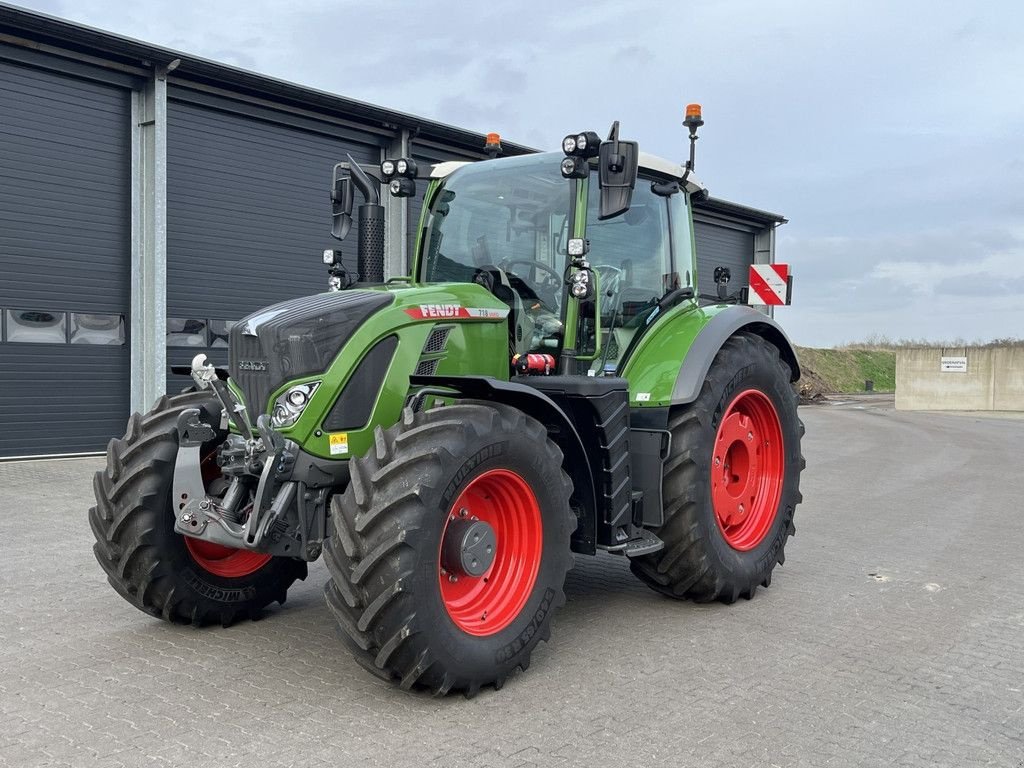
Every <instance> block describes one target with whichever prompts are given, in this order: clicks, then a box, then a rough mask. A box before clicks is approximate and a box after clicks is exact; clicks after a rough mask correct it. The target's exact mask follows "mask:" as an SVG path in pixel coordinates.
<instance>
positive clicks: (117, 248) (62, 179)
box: [0, 61, 131, 457]
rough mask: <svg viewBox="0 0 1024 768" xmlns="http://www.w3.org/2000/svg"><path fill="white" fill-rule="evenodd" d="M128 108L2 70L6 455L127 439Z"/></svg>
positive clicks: (80, 85)
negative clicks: (111, 437)
mask: <svg viewBox="0 0 1024 768" xmlns="http://www.w3.org/2000/svg"><path fill="white" fill-rule="evenodd" d="M129 99H130V92H129V91H128V90H127V89H125V88H119V87H115V86H108V85H104V84H101V83H97V82H90V81H87V80H80V79H77V78H72V77H67V76H64V75H61V74H57V73H54V72H51V71H46V70H42V69H36V68H30V67H23V66H19V65H16V64H12V63H8V62H4V61H0V309H3V310H4V311H3V312H2V313H0V314H2V315H3V325H4V335H3V336H2V337H0V338H2V339H3V340H2V341H0V457H3V456H21V455H33V454H50V453H75V452H82V451H91V450H99V449H101V448H103V446H104V445H105V444H106V442H107V440H108V439H109V437H110V436H112V435H120V434H122V433H123V432H124V424H125V419H126V417H127V409H128V389H129V350H128V345H127V324H126V323H125V322H124V320H125V319H126V317H127V313H128V296H129V293H128V289H129V237H130V221H131V219H130V209H129V190H130V184H129V172H130V155H129V147H130V137H129V113H130V101H129Z"/></svg>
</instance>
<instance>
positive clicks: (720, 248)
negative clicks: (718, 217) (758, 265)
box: [693, 220, 754, 295]
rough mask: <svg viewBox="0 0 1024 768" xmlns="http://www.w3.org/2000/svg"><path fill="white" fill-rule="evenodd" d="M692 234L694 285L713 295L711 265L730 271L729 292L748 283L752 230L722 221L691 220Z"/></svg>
mask: <svg viewBox="0 0 1024 768" xmlns="http://www.w3.org/2000/svg"><path fill="white" fill-rule="evenodd" d="M693 234H694V239H695V240H696V244H697V286H698V290H699V292H700V293H708V294H711V295H714V294H715V292H716V288H715V267H718V266H723V267H728V268H729V270H730V271H731V272H732V280H731V281H730V282H729V292H730V293H733V292H735V291H737V290H739V289H740V288H744V287H746V285H747V284H748V280H747V278H748V275H749V272H750V265H751V264H753V263H754V234H753V232H750V231H745V230H741V229H734V228H731V227H728V226H726V225H725V224H716V223H712V222H709V221H699V220H695V221H694V223H693Z"/></svg>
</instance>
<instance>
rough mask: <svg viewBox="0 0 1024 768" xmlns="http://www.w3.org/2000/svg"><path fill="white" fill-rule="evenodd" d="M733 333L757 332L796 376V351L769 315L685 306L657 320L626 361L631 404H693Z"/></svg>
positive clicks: (736, 308) (737, 308)
mask: <svg viewBox="0 0 1024 768" xmlns="http://www.w3.org/2000/svg"><path fill="white" fill-rule="evenodd" d="M737 333H751V334H754V335H756V336H760V337H762V338H763V339H765V341H767V342H768V343H769V344H772V345H773V346H775V347H776V348H777V349H778V350H779V356H780V357H781V358H782V360H783V361H784V362H785V363H786V365H788V366H789V370H790V380H791V381H796V380H797V379H799V378H800V365H799V363H798V361H797V357H796V351H795V350H794V348H793V345H792V344H791V343H790V341H789V339H788V338H787V336H786V334H785V332H784V331H783V330H782V328H781V327H780V326H779V324H778V323H776V322H775V320H773V319H772V318H770V317H768V316H767V315H765V314H763V313H761V312H758V311H757V310H755V309H751V308H750V307H745V306H737V305H732V306H723V305H716V306H711V307H700V308H698V307H695V306H693V305H689V306H683V307H680V308H679V309H677V310H674V311H672V312H670V313H669V314H667V315H666V316H665V317H663V318H661V319H659V320H657V321H656V326H655V327H654V328H651V329H650V330H649V331H647V332H646V333H645V334H644V335H643V338H642V339H641V341H640V343H639V344H638V346H637V348H636V349H635V350H634V351H633V353H632V354H631V355H630V357H629V359H628V360H627V361H626V363H625V366H624V368H623V371H622V374H621V375H622V376H624V377H625V378H626V379H628V380H629V396H630V405H632V406H633V407H637V408H650V407H663V406H666V405H684V404H686V403H692V402H693V401H694V400H696V399H697V396H698V395H699V394H700V388H701V386H702V385H703V383H704V380H705V379H706V378H707V374H708V371H709V370H710V369H711V364H712V363H713V362H714V359H715V356H716V355H717V354H718V351H719V350H720V349H721V348H722V345H723V344H725V342H726V341H727V340H728V339H729V338H730V337H732V336H734V335H735V334H737Z"/></svg>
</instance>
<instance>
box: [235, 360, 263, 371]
mask: <svg viewBox="0 0 1024 768" xmlns="http://www.w3.org/2000/svg"><path fill="white" fill-rule="evenodd" d="M238 370H240V371H265V370H267V361H266V360H239V361H238Z"/></svg>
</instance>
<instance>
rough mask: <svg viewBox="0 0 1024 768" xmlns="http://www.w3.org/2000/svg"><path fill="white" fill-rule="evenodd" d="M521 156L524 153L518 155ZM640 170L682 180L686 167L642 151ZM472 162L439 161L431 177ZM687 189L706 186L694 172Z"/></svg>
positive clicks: (555, 154) (557, 154) (440, 176)
mask: <svg viewBox="0 0 1024 768" xmlns="http://www.w3.org/2000/svg"><path fill="white" fill-rule="evenodd" d="M540 154H541V155H549V156H551V158H552V160H554V159H556V158H560V157H562V154H561V153H560V152H544V153H540ZM535 156H536V155H535ZM516 157H518V158H521V157H522V155H516ZM638 161H639V165H640V170H641V171H647V172H649V173H656V174H658V175H659V176H667V177H668V178H670V179H678V180H680V181H681V180H682V179H683V175H684V173H685V171H686V169H685V168H684V167H683V166H682V165H680V164H679V163H674V162H672V161H671V160H666V159H665V158H663V157H658V156H657V155H652V154H650V153H648V152H641V153H640V155H639V158H638ZM476 162H485V161H476ZM471 164H472V163H471V162H469V161H464V160H449V161H446V162H443V163H437V164H436V165H434V166H433V167H432V168H431V171H430V178H432V179H444V178H447V177H448V176H450V175H451V174H452V173H453V172H454V171H456V170H457V169H459V168H461V167H462V166H464V165H471ZM686 189H687V191H688V192H691V193H692V192H702V191H706V189H707V188H706V187H705V186H704V185H703V184H702V183H701V182H700V181H699V180H698V179H697V177H696V176H694V175H693V174H692V173H691V174H689V175H688V176H686Z"/></svg>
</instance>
